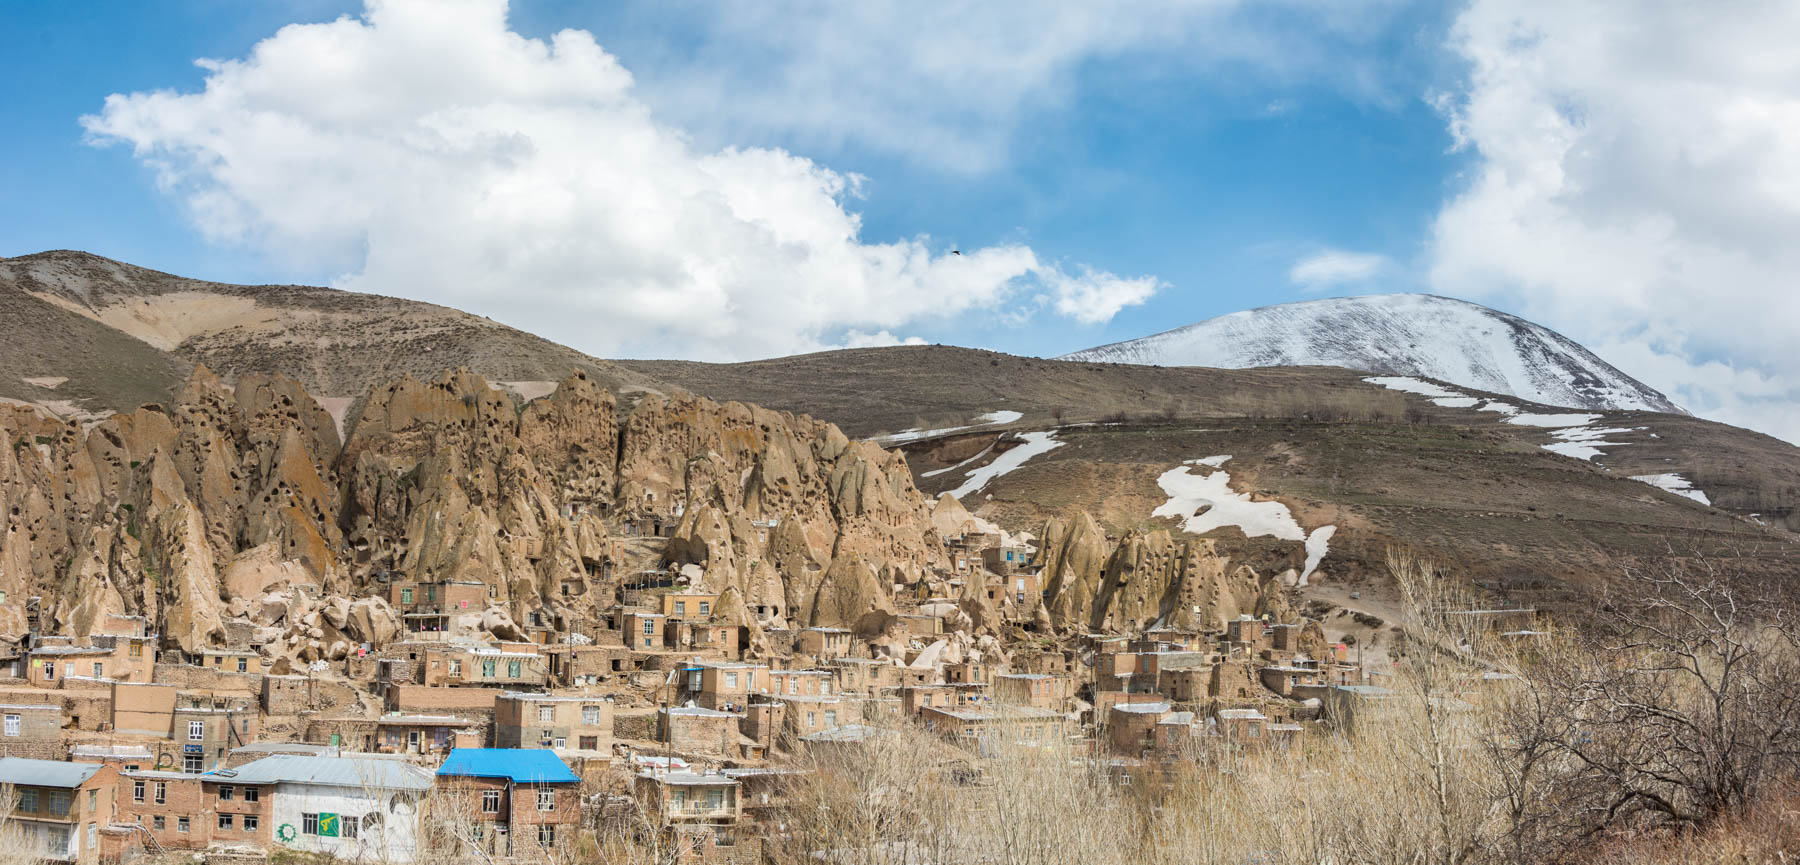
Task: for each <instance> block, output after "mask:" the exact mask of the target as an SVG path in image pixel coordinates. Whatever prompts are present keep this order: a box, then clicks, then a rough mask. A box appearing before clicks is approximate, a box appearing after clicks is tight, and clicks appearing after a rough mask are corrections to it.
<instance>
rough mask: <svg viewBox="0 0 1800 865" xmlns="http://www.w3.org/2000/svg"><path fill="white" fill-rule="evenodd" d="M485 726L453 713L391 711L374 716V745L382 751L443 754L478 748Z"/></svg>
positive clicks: (484, 737)
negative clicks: (419, 713)
mask: <svg viewBox="0 0 1800 865" xmlns="http://www.w3.org/2000/svg"><path fill="white" fill-rule="evenodd" d="M486 739H487V727H486V725H485V724H482V723H480V722H477V721H470V720H468V719H467V718H461V717H457V716H456V715H409V714H404V713H393V714H388V715H382V716H381V717H379V718H376V719H375V748H374V750H375V751H376V752H378V753H382V754H427V755H435V756H439V757H441V756H443V755H445V754H448V753H450V752H451V750H453V749H455V748H467V747H479V746H480V745H482V744H484V743H485V740H486Z"/></svg>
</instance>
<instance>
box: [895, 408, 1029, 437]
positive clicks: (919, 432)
mask: <svg viewBox="0 0 1800 865" xmlns="http://www.w3.org/2000/svg"><path fill="white" fill-rule="evenodd" d="M1022 417H1024V415H1022V414H1020V413H1018V412H1016V411H991V412H988V413H986V414H982V415H977V416H976V417H975V422H974V423H971V424H965V425H963V426H947V427H941V428H939V429H919V428H918V427H913V428H912V429H903V430H901V431H899V432H897V433H889V434H888V435H884V436H875V437H874V438H872V439H870V441H872V442H874V443H876V444H879V445H900V444H906V443H907V442H916V441H918V440H920V439H928V438H936V437H938V436H942V435H949V434H951V433H959V432H962V431H963V430H972V429H980V428H981V427H984V426H995V425H998V424H1007V423H1012V422H1013V421H1016V420H1018V419H1019V418H1022Z"/></svg>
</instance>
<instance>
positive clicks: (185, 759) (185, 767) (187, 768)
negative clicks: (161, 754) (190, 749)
mask: <svg viewBox="0 0 1800 865" xmlns="http://www.w3.org/2000/svg"><path fill="white" fill-rule="evenodd" d="M202 768H203V767H202V766H201V765H200V755H199V754H183V755H181V771H183V772H186V773H188V774H190V775H192V774H195V773H197V772H199V771H200V770H201V769H202Z"/></svg>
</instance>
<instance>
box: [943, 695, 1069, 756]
mask: <svg viewBox="0 0 1800 865" xmlns="http://www.w3.org/2000/svg"><path fill="white" fill-rule="evenodd" d="M919 715H920V717H921V718H922V719H923V720H924V722H925V729H927V730H931V731H932V732H935V733H937V734H938V735H940V736H943V737H944V738H946V739H948V740H950V741H951V742H952V743H955V744H957V745H960V746H962V747H965V748H970V749H972V750H975V751H976V752H977V753H981V754H986V753H989V752H990V750H991V749H992V748H993V746H994V745H995V744H997V743H1000V742H1011V743H1013V744H1019V745H1042V744H1049V743H1050V742H1053V741H1055V740H1056V739H1057V738H1058V737H1060V736H1062V735H1063V733H1064V725H1065V722H1066V720H1067V719H1065V718H1064V717H1063V715H1062V714H1061V713H1060V712H1052V711H1050V710H1048V709H1034V708H1032V707H1030V706H999V707H994V708H991V709H933V708H927V709H923V710H921V711H920V712H919Z"/></svg>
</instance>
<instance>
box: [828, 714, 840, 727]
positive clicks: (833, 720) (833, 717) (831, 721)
mask: <svg viewBox="0 0 1800 865" xmlns="http://www.w3.org/2000/svg"><path fill="white" fill-rule="evenodd" d="M825 726H827V727H836V726H837V713H836V712H826V713H825Z"/></svg>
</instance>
